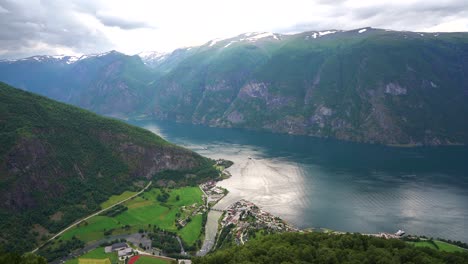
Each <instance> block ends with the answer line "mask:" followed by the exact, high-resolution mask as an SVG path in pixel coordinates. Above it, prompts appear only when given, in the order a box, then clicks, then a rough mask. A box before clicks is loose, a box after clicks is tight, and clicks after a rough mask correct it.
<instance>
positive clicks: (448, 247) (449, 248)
mask: <svg viewBox="0 0 468 264" xmlns="http://www.w3.org/2000/svg"><path fill="white" fill-rule="evenodd" d="M408 243H410V244H412V245H414V246H416V247H428V248H432V249H435V250H441V251H446V252H463V251H465V250H464V249H463V248H461V247H458V246H455V245H452V244H449V243H446V242H442V241H439V240H434V243H435V244H436V245H437V247H436V246H435V245H434V244H433V243H431V242H429V241H420V242H408Z"/></svg>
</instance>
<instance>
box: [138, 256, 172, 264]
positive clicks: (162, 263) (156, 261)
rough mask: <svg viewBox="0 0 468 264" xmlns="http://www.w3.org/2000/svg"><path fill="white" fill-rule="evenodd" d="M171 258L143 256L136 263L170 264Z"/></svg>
mask: <svg viewBox="0 0 468 264" xmlns="http://www.w3.org/2000/svg"><path fill="white" fill-rule="evenodd" d="M168 263H171V261H170V260H165V259H160V258H151V257H145V256H141V257H140V258H139V259H138V261H137V262H135V264H168Z"/></svg>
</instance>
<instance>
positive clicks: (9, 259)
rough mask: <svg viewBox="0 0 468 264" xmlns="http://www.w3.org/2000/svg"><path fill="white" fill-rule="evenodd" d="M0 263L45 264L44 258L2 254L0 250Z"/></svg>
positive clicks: (8, 253) (9, 253) (31, 255)
mask: <svg viewBox="0 0 468 264" xmlns="http://www.w3.org/2000/svg"><path fill="white" fill-rule="evenodd" d="M0 263H8V264H46V263H47V261H46V260H45V258H43V257H40V256H37V255H34V254H25V255H20V254H18V253H11V252H4V251H3V250H0Z"/></svg>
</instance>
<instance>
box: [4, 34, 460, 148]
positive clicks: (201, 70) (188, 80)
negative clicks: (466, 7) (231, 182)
mask: <svg viewBox="0 0 468 264" xmlns="http://www.w3.org/2000/svg"><path fill="white" fill-rule="evenodd" d="M467 47H468V33H440V32H439V33H436V32H434V33H427V32H409V31H392V30H384V29H374V28H370V27H365V28H358V29H354V30H347V31H343V30H326V31H308V32H302V33H298V34H292V35H284V34H274V33H266V32H258V33H244V34H240V35H238V36H235V37H231V38H226V39H222V40H211V41H208V42H207V43H205V44H203V45H201V46H198V47H189V48H181V49H177V50H175V51H173V52H172V53H170V54H165V55H161V56H159V55H158V56H153V58H155V60H151V58H150V57H151V56H150V57H147V58H146V59H145V58H143V60H142V58H141V57H138V56H126V55H123V54H122V55H120V56H114V57H118V59H116V60H115V61H114V62H113V63H102V65H101V66H99V67H97V68H96V69H94V68H93V64H94V63H95V62H92V61H88V60H87V59H85V60H83V61H81V62H79V63H78V64H77V65H81V64H84V62H88V64H87V66H86V67H84V66H83V69H82V68H81V67H80V68H78V69H77V70H78V76H80V77H83V76H88V75H93V76H94V78H84V79H85V80H86V81H82V80H81V79H80V78H76V82H73V84H72V85H71V86H72V87H76V88H69V90H70V92H68V94H67V93H63V91H62V90H61V89H63V88H51V87H50V86H54V85H52V84H50V83H55V82H58V83H60V84H61V85H60V86H58V85H57V87H67V85H66V84H65V85H64V84H63V83H61V81H60V79H62V78H61V77H60V78H58V77H54V76H52V77H51V78H50V79H48V81H50V82H49V84H48V85H43V86H42V87H41V89H37V90H36V91H35V92H38V93H41V94H43V95H46V96H49V97H52V98H54V99H58V100H61V101H65V102H67V103H72V104H75V105H78V106H81V107H84V108H87V109H90V110H92V111H95V112H98V113H100V114H105V115H111V116H118V117H122V118H126V117H138V118H142V117H143V118H157V119H164V120H173V121H177V122H188V123H194V124H202V125H208V126H217V127H239V128H246V129H254V130H265V131H270V132H277V133H289V134H298V135H309V136H317V137H332V138H337V139H340V140H348V141H355V142H363V143H378V144H386V145H452V144H466V143H467V142H468V127H467V125H466V124H463V123H462V122H460V120H463V119H466V117H468V109H467V107H466V104H465V103H464V99H463V98H466V97H467V96H468V88H466V87H467V86H468V84H467V83H468V81H467V79H466V78H465V77H464V76H466V75H467V72H468V70H467V68H468V66H467V64H466V60H465V58H468V55H467V54H468V51H467V50H468V48H467ZM142 56H143V55H142ZM107 57H112V56H108V55H106V56H102V57H101V60H104V59H106V58H107ZM143 57H144V56H143ZM145 60H146V61H145ZM119 65H120V66H119ZM122 65H123V66H122ZM125 65H129V66H125ZM150 66H151V67H150ZM12 67H13V66H11V65H10V66H9V65H5V63H3V64H2V63H0V80H5V79H8V78H10V81H9V82H11V83H12V84H14V85H16V84H18V85H17V86H19V87H21V88H24V89H27V85H23V86H22V85H21V84H28V83H30V82H32V81H35V82H37V78H36V79H32V80H27V79H25V77H16V78H11V76H10V75H8V74H5V73H6V72H8V69H10V68H12ZM38 68H39V67H37V66H36V67H31V68H30V71H33V72H34V71H35V70H37V69H38ZM2 69H4V70H2ZM77 70H76V69H73V70H71V71H70V72H71V73H70V74H72V75H74V74H75V73H76V71H77ZM82 71H84V72H85V73H86V74H84V75H83V74H80V72H82ZM2 72H4V74H3V75H2ZM96 72H98V73H96ZM5 75H7V76H5ZM122 76H124V77H125V78H122ZM7 81H8V80H7ZM84 87H85V88H86V89H84ZM64 94H66V97H65V96H64ZM100 98H104V99H100Z"/></svg>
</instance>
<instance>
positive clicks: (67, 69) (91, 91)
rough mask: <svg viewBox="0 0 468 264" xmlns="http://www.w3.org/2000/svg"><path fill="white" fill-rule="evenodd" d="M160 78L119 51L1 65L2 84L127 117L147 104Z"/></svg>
mask: <svg viewBox="0 0 468 264" xmlns="http://www.w3.org/2000/svg"><path fill="white" fill-rule="evenodd" d="M156 76H158V74H157V73H154V72H153V71H152V70H151V69H150V68H148V67H146V66H145V65H144V64H143V62H142V61H141V59H140V58H139V57H138V56H127V55H124V54H122V53H119V52H116V51H110V52H106V53H102V54H94V55H83V56H81V57H73V56H34V57H30V58H24V59H20V60H4V61H0V80H2V81H4V82H6V83H8V84H10V85H13V86H15V87H18V88H21V89H23V90H27V91H31V92H34V93H38V94H41V95H44V96H47V97H49V98H52V99H55V100H59V101H61V102H65V103H70V104H73V105H76V106H80V107H83V108H86V109H89V110H92V111H94V112H97V113H101V114H106V115H110V116H112V115H115V116H124V115H129V114H131V113H134V112H136V111H137V110H138V108H139V106H140V105H142V104H143V103H147V102H146V101H145V97H146V95H147V91H148V90H147V86H148V84H149V83H151V81H152V80H153V79H155V78H156Z"/></svg>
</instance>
